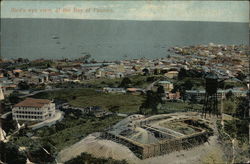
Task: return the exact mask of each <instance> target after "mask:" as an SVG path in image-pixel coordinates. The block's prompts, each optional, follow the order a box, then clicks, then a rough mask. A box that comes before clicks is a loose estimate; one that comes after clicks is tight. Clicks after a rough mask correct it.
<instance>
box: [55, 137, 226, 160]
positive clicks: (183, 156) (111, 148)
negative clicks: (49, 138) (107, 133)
mask: <svg viewBox="0 0 250 164" xmlns="http://www.w3.org/2000/svg"><path fill="white" fill-rule="evenodd" d="M82 152H86V153H89V154H92V155H93V156H95V157H105V158H109V157H111V158H113V159H116V160H123V159H125V160H127V162H128V163H131V164H137V163H138V164H155V163H157V164H166V163H170V164H190V163H192V164H200V163H211V164H212V163H216V164H217V163H223V157H222V155H223V152H222V151H221V148H220V146H219V144H218V143H217V137H216V136H212V137H210V139H209V143H208V142H207V143H204V144H202V145H199V146H197V147H194V148H192V149H189V150H181V151H178V152H172V153H170V154H166V155H163V156H157V157H153V158H148V159H144V160H141V159H139V158H137V157H136V156H135V155H134V154H133V152H131V151H130V150H129V149H128V148H127V147H126V146H123V145H121V144H118V143H116V142H113V141H110V140H103V139H98V138H96V136H95V135H92V134H91V135H89V136H87V137H86V138H84V139H83V140H81V141H80V142H78V143H76V144H74V145H72V146H71V147H68V148H66V149H64V150H62V151H61V152H60V153H59V155H58V158H57V160H58V162H59V163H63V162H65V161H68V160H70V159H72V158H74V157H76V156H78V155H80V154H81V153H82Z"/></svg>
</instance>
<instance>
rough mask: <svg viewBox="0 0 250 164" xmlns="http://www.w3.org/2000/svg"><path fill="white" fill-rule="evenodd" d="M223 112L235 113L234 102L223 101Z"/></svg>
mask: <svg viewBox="0 0 250 164" xmlns="http://www.w3.org/2000/svg"><path fill="white" fill-rule="evenodd" d="M223 112H224V113H227V114H235V113H236V103H235V101H232V100H226V101H224V110H223Z"/></svg>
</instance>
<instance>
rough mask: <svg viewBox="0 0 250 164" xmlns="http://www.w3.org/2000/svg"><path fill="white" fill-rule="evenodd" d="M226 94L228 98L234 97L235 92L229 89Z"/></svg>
mask: <svg viewBox="0 0 250 164" xmlns="http://www.w3.org/2000/svg"><path fill="white" fill-rule="evenodd" d="M225 96H226V99H227V100H229V99H233V98H234V94H233V92H232V91H231V90H230V91H228V92H227V93H226V95H225Z"/></svg>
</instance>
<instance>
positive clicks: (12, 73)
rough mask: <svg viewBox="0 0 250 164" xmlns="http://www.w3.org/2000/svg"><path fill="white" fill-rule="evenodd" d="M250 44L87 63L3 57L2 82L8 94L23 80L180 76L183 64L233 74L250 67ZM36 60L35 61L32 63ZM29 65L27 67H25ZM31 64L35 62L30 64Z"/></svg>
mask: <svg viewBox="0 0 250 164" xmlns="http://www.w3.org/2000/svg"><path fill="white" fill-rule="evenodd" d="M248 50H249V49H248V47H247V46H243V45H239V46H236V45H231V46H224V45H215V44H212V43H211V44H209V45H198V46H190V47H173V48H171V49H169V53H173V54H171V55H170V56H167V57H165V58H159V59H146V58H141V59H131V60H121V61H114V62H94V63H88V64H85V63H83V62H80V61H79V60H67V61H63V60H54V61H51V60H44V59H41V60H35V61H27V60H17V61H12V60H0V65H1V66H3V67H2V68H4V69H0V83H1V84H2V88H3V90H4V93H5V94H9V92H11V91H12V90H13V89H15V88H17V87H18V84H19V83H20V82H21V81H26V82H27V83H28V84H50V83H58V82H65V81H74V82H80V81H82V80H88V79H96V78H123V77H126V76H131V75H138V74H140V75H143V74H161V75H164V76H165V77H167V78H170V79H171V78H176V77H177V76H178V73H179V71H180V68H184V69H186V70H189V69H194V70H198V71H200V72H209V71H213V72H215V73H216V74H217V75H218V76H219V77H221V78H224V79H225V78H232V77H235V76H237V74H238V73H239V72H241V73H243V74H245V75H247V73H246V72H248V70H249V63H248V62H249V61H248V56H247V52H248ZM39 62H40V63H43V62H53V63H54V64H50V65H47V67H45V68H44V67H43V68H39V67H36V66H34V67H32V65H35V64H34V63H39ZM31 63H32V64H31ZM23 65H26V67H23ZM27 65H31V66H27Z"/></svg>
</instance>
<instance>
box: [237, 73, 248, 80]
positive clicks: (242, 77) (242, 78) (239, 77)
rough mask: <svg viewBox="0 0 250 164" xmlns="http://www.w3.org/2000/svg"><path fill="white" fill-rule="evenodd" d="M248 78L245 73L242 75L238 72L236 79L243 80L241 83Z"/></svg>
mask: <svg viewBox="0 0 250 164" xmlns="http://www.w3.org/2000/svg"><path fill="white" fill-rule="evenodd" d="M246 77H247V76H246V75H245V74H244V73H242V72H238V73H237V75H236V78H237V79H239V80H241V81H243V80H245V79H246Z"/></svg>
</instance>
